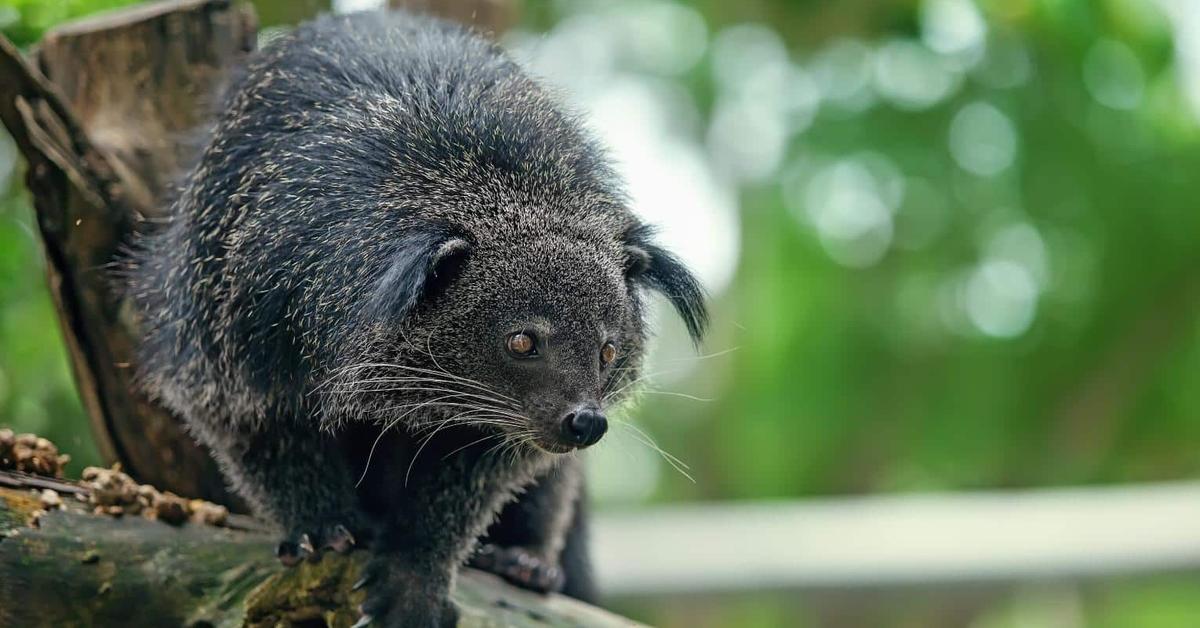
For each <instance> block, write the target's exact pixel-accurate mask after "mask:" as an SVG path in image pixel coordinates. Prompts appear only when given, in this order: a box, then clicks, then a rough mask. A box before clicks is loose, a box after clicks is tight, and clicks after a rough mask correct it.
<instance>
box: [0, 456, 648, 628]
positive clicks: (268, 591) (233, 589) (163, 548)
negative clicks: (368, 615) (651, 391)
mask: <svg viewBox="0 0 1200 628" xmlns="http://www.w3.org/2000/svg"><path fill="white" fill-rule="evenodd" d="M45 488H54V489H58V492H59V495H60V496H61V498H62V502H63V508H62V509H58V510H50V511H45V510H44V508H45V506H44V504H43V502H42V499H41V497H40V495H39V492H38V491H39V490H43V489H45ZM75 495H82V496H84V497H86V495H87V491H86V489H85V488H83V487H80V486H79V485H75V484H71V483H64V482H60V481H55V480H50V479H46V478H31V477H29V476H23V475H20V474H13V473H8V472H0V626H22V627H26V626H28V627H39V626H195V627H201V626H248V627H254V628H260V627H262V628H265V627H268V626H290V625H301V626H330V627H335V626H336V627H341V626H350V625H352V624H353V623H354V622H355V621H356V619H357V611H356V610H355V609H356V606H357V605H358V603H360V602H361V601H362V599H361V597H362V592H361V591H359V592H354V591H352V590H351V588H352V584H353V583H354V582H355V581H356V580H357V579H358V576H359V570H360V568H361V567H362V565H363V563H365V559H366V552H355V553H353V554H350V555H349V556H340V555H336V554H327V555H325V556H324V557H322V558H321V560H320V561H318V562H312V563H305V564H303V565H300V566H299V567H296V568H292V569H287V568H284V567H282V566H280V565H279V563H278V562H277V561H276V560H275V558H274V556H273V555H272V549H273V547H274V540H275V539H274V535H273V534H272V533H271V531H269V530H267V529H265V528H263V527H262V526H261V525H259V524H257V523H256V522H255V521H254V520H252V519H249V518H247V517H239V516H236V515H234V516H231V518H230V520H229V525H228V526H227V527H214V526H208V525H202V524H196V523H186V524H183V525H180V526H173V525H169V524H166V523H163V522H160V521H154V520H150V519H145V518H142V517H136V516H125V517H120V518H113V517H109V516H107V515H96V514H92V512H90V510H89V507H88V506H87V505H86V504H85V503H84V502H83V501H82V500H81V499H80V498H77V497H75ZM35 521H36V523H34V522H35ZM454 600H455V602H457V604H458V606H459V609H460V611H461V613H462V618H461V620H460V622H459V626H462V627H465V628H474V627H483V626H516V627H525V626H528V627H533V626H539V627H549V626H583V627H597V628H607V627H616V626H636V625H637V624H635V623H634V622H631V621H629V620H626V619H623V618H621V617H618V616H616V615H613V614H611V613H608V612H605V611H602V610H600V609H597V608H594V607H591V606H587V605H585V604H581V603H579V602H576V601H574V600H571V599H569V598H565V597H562V596H558V595H538V594H534V593H529V592H526V591H521V590H518V589H515V588H513V587H511V586H508V585H507V584H505V583H503V582H501V581H500V580H499V579H497V578H496V577H494V576H491V575H488V574H485V573H481V572H478V571H475V570H472V569H464V570H463V571H462V573H461V574H460V576H459V578H458V587H457V590H456V591H455V593H454Z"/></svg>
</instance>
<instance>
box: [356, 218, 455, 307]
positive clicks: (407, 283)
mask: <svg viewBox="0 0 1200 628" xmlns="http://www.w3.org/2000/svg"><path fill="white" fill-rule="evenodd" d="M470 248H471V245H470V243H469V242H467V240H466V239H464V238H462V237H460V236H457V235H454V234H452V233H449V232H447V231H445V230H443V229H438V228H419V229H414V230H412V231H409V232H407V233H405V234H404V235H402V236H401V237H400V238H399V242H398V246H397V248H396V252H395V254H394V255H393V256H392V259H391V262H390V265H389V266H388V268H387V271H386V272H385V273H384V274H383V277H381V278H380V280H379V283H378V285H377V286H376V287H375V292H374V294H372V295H371V299H370V302H369V303H368V305H367V314H368V315H369V316H370V317H371V318H373V319H375V320H379V319H387V320H391V321H396V322H398V321H401V320H404V319H405V318H406V317H407V316H408V315H409V314H411V313H412V311H413V310H414V309H416V307H417V306H418V305H419V304H420V303H421V302H422V301H424V300H426V299H429V298H432V297H434V296H436V295H437V294H438V293H439V292H441V291H442V290H444V289H445V288H446V286H447V285H449V283H450V281H452V280H453V279H454V277H455V276H457V274H458V271H459V269H460V268H461V267H462V264H463V262H465V261H466V257H467V254H468V252H469V251H470Z"/></svg>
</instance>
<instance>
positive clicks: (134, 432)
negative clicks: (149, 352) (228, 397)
mask: <svg viewBox="0 0 1200 628" xmlns="http://www.w3.org/2000/svg"><path fill="white" fill-rule="evenodd" d="M254 31H255V28H254V18H253V15H252V13H251V12H250V11H249V10H248V9H246V8H244V7H242V6H240V5H232V4H231V3H230V2H228V0H187V1H183V2H171V3H158V4H151V5H146V6H141V7H137V8H135V9H132V10H128V11H123V12H118V13H113V14H109V15H107V16H102V17H99V18H94V19H90V20H85V21H81V22H77V23H73V24H69V25H65V26H63V27H61V28H58V29H56V30H54V31H51V32H50V33H48V34H47V35H46V37H45V38H44V39H43V40H42V42H40V43H39V45H38V47H37V52H36V53H35V54H34V55H33V57H32V58H31V59H30V60H29V61H26V60H24V59H23V58H22V57H21V55H20V53H19V51H17V50H16V48H14V47H13V46H12V45H11V44H10V43H9V42H8V41H7V40H3V38H2V37H0V119H3V121H4V124H5V126H7V127H8V129H9V131H10V132H11V133H12V135H13V137H14V138H15V139H16V142H17V145H18V147H19V148H20V150H21V152H22V154H24V156H25V159H26V161H27V163H28V165H29V168H28V172H27V179H26V182H27V184H28V186H29V189H30V191H31V192H32V195H33V201H34V206H35V208H36V209H37V222H38V227H39V231H40V234H41V237H42V243H43V250H44V251H45V255H46V272H47V280H48V282H49V284H50V289H51V294H52V295H53V297H54V302H55V305H56V306H57V308H58V312H59V319H60V323H61V324H62V329H63V336H64V338H65V339H66V344H67V348H68V350H69V353H70V358H71V364H72V367H73V370H74V373H75V380H76V383H77V385H78V389H79V392H80V395H81V397H82V399H83V402H84V406H85V408H86V409H87V411H88V415H89V417H90V419H91V422H92V428H93V429H92V432H93V434H94V436H95V439H96V442H97V444H98V446H99V448H100V451H101V454H102V455H103V456H104V457H105V458H107V459H108V460H109V462H118V461H119V462H121V463H122V464H123V465H124V467H125V469H126V470H128V471H129V472H130V473H131V474H132V475H134V476H135V477H137V478H138V479H139V480H141V481H142V482H147V483H150V484H154V485H156V486H159V487H162V488H165V489H168V490H171V491H174V492H176V493H179V494H182V495H192V496H197V497H202V498H205V499H208V500H211V501H216V502H219V503H225V504H228V505H230V506H232V507H234V508H237V506H238V504H237V503H236V501H235V500H234V499H233V498H232V497H231V496H230V495H228V494H227V493H226V491H225V489H224V483H223V481H222V480H221V477H220V475H219V473H218V471H217V468H216V465H215V464H214V463H213V462H212V460H211V459H210V458H209V456H208V455H207V453H206V452H204V451H203V450H202V449H201V448H200V447H199V446H197V445H196V444H195V443H194V441H193V440H192V439H191V438H190V437H188V435H187V434H186V433H185V432H184V430H183V426H182V424H181V422H180V421H179V419H178V418H177V417H175V416H173V415H172V414H171V413H170V412H168V411H166V410H165V409H163V408H162V407H161V406H159V405H157V404H156V403H154V402H153V401H152V400H150V399H147V398H146V397H145V396H144V395H141V394H139V393H138V392H137V389H136V387H135V386H134V385H133V373H134V370H133V365H134V364H133V363H134V347H135V342H136V339H137V338H138V337H139V333H138V330H137V321H136V320H135V318H134V317H133V316H132V315H131V312H132V309H131V308H130V306H129V303H127V302H126V300H125V299H123V298H122V297H121V295H120V293H119V291H118V290H115V289H114V288H115V287H116V281H117V279H116V277H115V276H114V273H113V272H112V269H113V268H114V263H115V262H116V260H118V259H119V253H120V250H121V247H123V246H127V245H128V243H129V242H130V236H131V234H132V233H133V231H134V229H146V228H150V227H152V226H153V225H154V222H155V220H156V219H159V218H161V217H162V215H163V212H164V208H165V206H166V203H165V202H164V199H165V197H166V196H167V194H168V188H169V186H170V184H171V182H172V181H174V180H175V178H176V177H177V176H178V175H179V172H180V170H181V168H182V167H183V165H184V164H185V162H186V160H187V158H188V147H189V145H190V144H191V143H190V142H188V141H186V138H187V136H188V135H189V132H190V131H191V130H192V129H194V128H195V127H196V125H197V124H198V123H201V122H202V121H203V120H204V118H205V115H206V112H207V111H208V107H207V105H208V103H209V98H210V95H211V94H213V93H214V92H216V90H217V87H218V83H219V82H220V81H221V80H222V79H223V77H224V76H225V74H226V72H227V71H228V70H229V68H230V67H231V66H233V65H234V64H236V63H237V62H238V61H239V60H240V59H241V58H242V56H243V55H245V54H246V53H247V52H248V51H250V50H251V49H252V48H253V46H254Z"/></svg>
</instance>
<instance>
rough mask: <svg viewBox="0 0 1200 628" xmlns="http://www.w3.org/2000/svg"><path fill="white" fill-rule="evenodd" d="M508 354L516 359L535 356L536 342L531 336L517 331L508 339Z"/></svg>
mask: <svg viewBox="0 0 1200 628" xmlns="http://www.w3.org/2000/svg"><path fill="white" fill-rule="evenodd" d="M508 352H509V353H511V354H513V355H514V356H516V357H518V358H532V357H534V356H536V355H537V341H536V340H535V339H534V337H533V334H530V333H527V332H523V331H519V332H517V333H515V334H513V335H511V336H509V337H508Z"/></svg>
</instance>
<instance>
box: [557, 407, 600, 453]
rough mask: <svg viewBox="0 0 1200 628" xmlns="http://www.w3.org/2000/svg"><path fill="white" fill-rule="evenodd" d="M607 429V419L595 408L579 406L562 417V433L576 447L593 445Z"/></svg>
mask: <svg viewBox="0 0 1200 628" xmlns="http://www.w3.org/2000/svg"><path fill="white" fill-rule="evenodd" d="M607 431H608V419H606V418H604V415H603V414H601V413H600V411H599V410H596V409H595V408H580V409H579V410H576V411H575V412H572V413H571V414H568V415H567V417H566V418H565V419H563V433H564V434H566V436H567V440H569V441H571V442H572V443H574V444H575V445H576V446H577V447H588V446H590V445H595V444H596V443H597V442H598V441H599V440H600V438H601V437H602V436H604V433H605V432H607Z"/></svg>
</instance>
